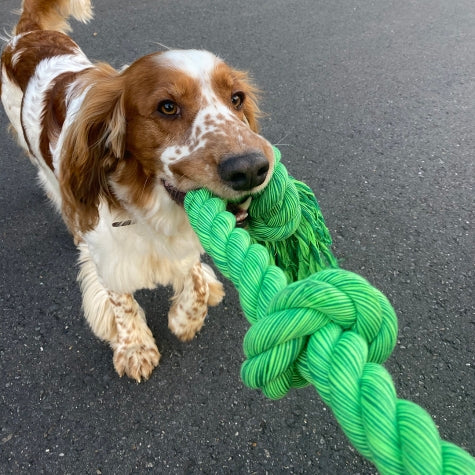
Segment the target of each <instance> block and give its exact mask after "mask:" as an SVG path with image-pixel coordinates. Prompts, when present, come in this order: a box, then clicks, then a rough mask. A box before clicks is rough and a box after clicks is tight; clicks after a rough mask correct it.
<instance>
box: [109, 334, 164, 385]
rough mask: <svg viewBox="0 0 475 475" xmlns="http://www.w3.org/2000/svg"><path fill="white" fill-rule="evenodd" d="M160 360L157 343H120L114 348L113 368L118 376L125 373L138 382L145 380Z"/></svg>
mask: <svg viewBox="0 0 475 475" xmlns="http://www.w3.org/2000/svg"><path fill="white" fill-rule="evenodd" d="M159 361H160V353H159V352H158V348H157V345H156V344H155V342H153V344H150V343H149V344H144V343H131V344H125V343H124V344H121V345H117V346H116V347H115V348H114V368H115V370H116V371H117V373H118V375H119V376H121V377H122V376H123V375H124V374H126V375H127V376H128V377H129V378H132V379H135V380H136V381H137V382H138V383H140V381H142V380H143V381H145V380H147V379H148V378H149V377H150V375H151V374H152V371H153V369H154V368H155V367H156V366H157V365H158V362H159Z"/></svg>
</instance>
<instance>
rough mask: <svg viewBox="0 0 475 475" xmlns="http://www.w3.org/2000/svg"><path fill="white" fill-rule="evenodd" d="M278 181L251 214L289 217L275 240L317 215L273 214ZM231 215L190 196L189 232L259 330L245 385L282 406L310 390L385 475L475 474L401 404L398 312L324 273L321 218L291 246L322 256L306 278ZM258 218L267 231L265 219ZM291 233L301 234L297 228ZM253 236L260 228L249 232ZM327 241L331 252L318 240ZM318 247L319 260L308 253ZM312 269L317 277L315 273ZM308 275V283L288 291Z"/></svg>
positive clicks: (425, 417) (471, 462)
mask: <svg viewBox="0 0 475 475" xmlns="http://www.w3.org/2000/svg"><path fill="white" fill-rule="evenodd" d="M279 165H281V164H279ZM282 166H283V165H282ZM278 173H279V177H280V178H279V179H281V177H282V176H284V177H287V178H286V179H287V180H293V179H292V178H290V177H288V175H286V174H285V173H283V172H282V171H280V172H278ZM273 179H274V177H273ZM273 179H272V180H271V185H270V186H271V188H269V189H270V190H272V193H271V194H272V196H271V199H272V202H271V203H270V204H266V203H265V200H266V199H267V194H266V192H264V193H263V194H262V195H261V196H260V197H259V198H258V199H257V200H255V201H257V204H254V208H251V214H252V213H253V212H254V211H253V210H257V209H259V210H260V211H259V212H261V211H262V210H265V209H267V210H272V213H280V211H279V210H280V209H283V210H284V211H283V214H284V217H282V216H274V217H273V220H272V230H271V233H270V234H271V236H273V237H275V236H282V235H284V234H286V233H287V232H288V229H287V230H285V231H284V232H283V233H282V234H279V232H278V231H276V229H275V228H276V227H278V226H277V225H276V223H277V224H279V223H280V224H282V223H283V226H284V227H286V225H285V223H286V222H287V221H286V220H288V219H290V220H291V221H292V217H293V216H295V215H296V214H300V217H301V218H300V219H301V221H302V220H306V219H307V218H306V217H305V215H308V214H309V213H308V210H307V211H306V212H305V213H304V212H300V213H299V212H295V213H294V214H292V213H289V210H288V207H286V206H284V207H282V206H277V207H276V206H274V204H273V203H274V202H275V201H279V196H278V194H277V193H276V191H275V187H272V184H273ZM284 185H285V184H284ZM294 185H295V183H294ZM279 187H281V189H282V190H294V191H295V192H296V193H297V194H298V191H297V190H298V188H299V186H293V187H292V186H291V185H285V186H283V185H282V183H280V184H279ZM266 190H267V189H266ZM294 191H291V193H294ZM286 193H287V191H286ZM284 194H285V193H284ZM287 200H290V198H289V197H288V196H287V194H285V199H284V201H287ZM292 202H293V203H295V202H296V201H295V200H292ZM315 202H316V201H315ZM225 208H226V204H225V203H224V202H223V201H221V200H219V199H217V198H215V197H213V196H212V195H211V194H210V193H209V192H208V191H207V190H199V191H196V192H190V193H188V194H187V196H186V200H185V209H186V210H187V212H188V215H189V218H190V223H191V225H192V226H193V228H194V229H195V231H196V232H197V234H198V236H199V238H200V240H201V242H202V245H203V248H204V249H205V251H206V252H207V253H208V254H209V255H210V256H211V257H212V258H213V260H214V262H215V264H216V266H217V267H218V269H219V270H220V271H221V272H222V273H223V275H225V276H226V277H227V278H229V279H231V281H232V282H233V284H234V285H235V286H236V288H237V290H238V292H239V298H240V303H241V305H242V308H243V312H244V314H245V316H246V318H247V319H248V321H249V322H250V323H251V327H250V329H249V331H248V332H247V334H246V336H245V338H244V345H243V346H244V353H245V355H246V358H247V360H246V361H245V362H244V363H243V365H242V368H241V377H242V379H243V381H244V383H245V384H246V385H247V386H249V387H251V388H260V389H262V391H263V392H264V394H265V395H266V396H268V397H270V398H280V397H283V396H284V395H285V394H286V393H287V392H288V391H289V389H290V388H292V387H295V388H298V387H302V386H305V385H307V384H309V383H311V384H312V385H313V386H314V387H315V388H316V390H317V392H318V393H319V395H320V397H321V398H322V400H323V401H324V402H325V403H326V404H327V405H328V406H329V407H330V408H331V409H332V411H333V413H334V414H335V417H336V419H337V420H338V422H339V423H340V425H341V427H342V429H343V431H344V432H345V434H346V435H347V437H348V438H349V439H350V441H351V442H352V444H353V445H354V446H355V447H356V448H357V450H358V451H359V452H360V453H361V454H362V455H363V456H364V457H366V458H368V459H369V460H370V461H371V462H372V463H374V464H375V465H376V467H377V468H378V470H379V471H380V472H381V473H385V474H402V473H409V474H426V473H427V474H439V473H440V474H454V475H455V474H475V459H473V458H472V457H471V456H470V455H469V454H468V453H467V452H465V451H464V450H462V449H461V448H459V447H457V446H455V445H453V444H450V443H448V442H445V441H443V440H441V439H440V437H439V433H438V431H437V428H436V426H435V424H434V423H433V421H432V419H431V417H430V416H429V414H428V413H427V412H426V411H425V410H424V409H422V408H420V407H419V406H417V405H416V404H414V403H411V402H409V401H404V400H401V399H398V398H397V395H396V391H395V389H394V384H393V381H392V378H391V376H390V375H389V373H388V372H387V371H386V370H385V369H384V368H383V367H382V366H381V363H383V362H384V361H385V360H386V358H388V357H389V355H390V354H391V352H392V350H393V348H394V346H395V343H396V336H397V320H396V316H395V313H394V310H393V309H392V307H391V305H390V303H389V302H388V300H387V299H386V297H384V295H382V294H381V293H380V292H379V291H378V290H376V289H375V288H374V287H372V286H371V285H370V284H369V283H368V282H367V281H366V280H364V279H363V278H362V277H360V276H358V275H356V274H353V273H351V272H348V271H344V270H341V269H326V270H321V269H322V263H326V267H335V265H336V261H335V259H334V258H333V256H332V255H331V251H330V250H329V243H330V242H331V241H329V239H328V231H327V230H326V228H325V227H324V222H323V218H322V217H320V216H319V217H318V220H319V223H318V225H316V224H315V222H314V216H315V215H314V214H313V215H312V217H311V218H310V219H309V220H308V221H307V222H306V224H305V225H304V227H305V226H306V227H307V228H311V229H312V230H313V236H312V237H311V238H309V236H308V233H304V234H305V237H304V238H302V239H303V240H304V241H305V240H307V241H308V243H306V244H304V245H300V244H299V243H297V246H295V243H296V241H295V240H293V241H292V243H290V246H291V247H292V246H293V249H292V251H291V252H290V254H289V255H292V256H293V257H294V258H295V256H297V255H299V252H312V253H313V254H315V255H313V256H312V257H308V255H307V257H306V258H305V259H304V258H302V261H303V262H304V264H303V267H304V270H303V271H302V270H300V269H299V266H298V262H299V261H297V265H294V267H293V269H292V271H291V272H284V271H283V270H281V269H280V268H279V267H277V266H276V265H275V263H279V262H281V260H280V259H279V255H272V256H271V255H269V253H268V251H267V250H266V249H265V248H264V247H262V246H261V245H259V244H256V239H255V238H254V237H251V236H250V235H249V233H247V232H246V231H244V230H243V229H237V228H235V218H234V216H233V215H232V214H230V213H228V212H226V211H225ZM310 214H311V213H310ZM259 219H261V220H262V222H264V223H265V222H269V218H268V217H266V216H265V215H263V216H262V217H261V218H259ZM289 226H290V227H291V228H294V227H295V223H294V222H292V223H291V224H290V225H289ZM258 229H259V230H258V233H260V234H259V236H260V238H261V239H262V238H263V237H262V236H265V226H264V225H261V224H260V225H259V226H258ZM301 229H303V228H302V223H298V225H297V228H296V230H294V231H293V232H294V235H295V234H296V233H298V232H299V230H301ZM249 231H250V232H251V233H254V231H255V229H254V228H252V226H251V227H250V229H249ZM320 236H321V237H322V239H323V241H324V242H323V245H320V244H321V243H320V242H318V241H317V240H318V238H319V237H320ZM289 239H291V238H289V237H288V236H287V238H284V239H282V240H281V241H279V242H280V244H279V249H281V250H282V249H284V247H285V243H286V240H287V241H288V240H289ZM312 246H313V249H314V251H309V249H311V248H312ZM268 249H274V251H276V249H277V248H276V247H274V248H273V247H272V246H271V247H270V248H269V246H268ZM302 250H303V251H302ZM322 256H323V258H322ZM284 260H285V259H284ZM316 261H319V262H318V263H316V264H315V262H316ZM312 262H313V263H312ZM294 264H295V263H294ZM312 267H314V268H316V269H318V270H319V272H316V273H314V274H312V273H309V269H311V268H312ZM302 275H303V276H305V277H306V278H305V279H303V280H298V281H296V282H294V283H291V284H289V285H287V283H288V281H292V280H295V279H299V276H302ZM307 275H308V277H307Z"/></svg>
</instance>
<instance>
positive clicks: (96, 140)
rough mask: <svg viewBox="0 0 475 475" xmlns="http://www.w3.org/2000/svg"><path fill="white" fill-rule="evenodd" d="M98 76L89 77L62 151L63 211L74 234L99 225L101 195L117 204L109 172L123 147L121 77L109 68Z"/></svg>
mask: <svg viewBox="0 0 475 475" xmlns="http://www.w3.org/2000/svg"><path fill="white" fill-rule="evenodd" d="M104 68H105V67H104ZM96 71H97V70H96ZM97 76H99V77H95V78H89V79H92V81H91V82H92V86H90V88H89V90H88V91H87V93H86V95H85V98H84V101H83V102H82V104H81V106H80V108H79V110H78V112H77V113H76V115H75V117H74V119H73V120H72V122H71V124H69V125H68V129H67V130H66V136H65V140H64V144H63V148H62V150H61V166H60V176H59V180H60V188H61V196H62V211H63V215H64V218H65V221H66V223H67V224H68V227H69V228H70V230H71V231H72V232H73V234H75V235H76V234H77V232H78V231H79V232H85V231H87V230H89V229H91V228H93V227H94V225H95V224H96V223H97V220H98V216H99V213H98V207H99V203H100V201H101V199H105V200H106V201H107V202H108V203H109V204H113V203H115V202H116V199H115V197H114V195H113V193H112V191H111V190H110V187H109V183H108V176H109V174H110V173H111V172H112V171H114V169H115V167H116V165H117V161H118V160H119V159H120V158H122V157H123V155H124V148H125V132H126V119H125V112H124V98H123V84H122V78H121V77H120V75H118V73H116V72H115V71H110V70H107V71H105V72H104V74H102V75H100V74H97Z"/></svg>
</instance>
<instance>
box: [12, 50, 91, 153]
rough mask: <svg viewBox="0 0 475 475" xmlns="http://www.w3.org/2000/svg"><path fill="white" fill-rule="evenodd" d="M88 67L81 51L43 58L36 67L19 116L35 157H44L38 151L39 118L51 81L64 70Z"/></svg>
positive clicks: (88, 63) (74, 70)
mask: <svg viewBox="0 0 475 475" xmlns="http://www.w3.org/2000/svg"><path fill="white" fill-rule="evenodd" d="M89 67H91V62H90V61H89V60H88V59H87V58H86V57H85V56H84V54H83V53H82V52H81V51H78V52H77V54H68V55H61V56H54V57H52V58H48V59H44V60H43V61H40V63H39V64H38V66H37V67H36V70H35V75H34V76H33V77H32V78H31V80H30V81H29V83H28V87H27V88H26V91H25V96H24V98H23V111H22V117H21V120H22V125H23V130H24V132H25V136H26V138H27V140H28V143H29V144H30V149H31V153H32V154H33V155H34V156H35V157H37V158H43V159H44V157H41V152H40V133H41V121H40V119H41V115H42V114H41V112H42V109H43V107H44V103H45V97H46V93H47V92H48V90H49V89H50V88H51V83H52V81H53V80H54V79H55V78H56V77H57V76H58V75H59V74H61V73H63V72H65V71H70V72H78V71H82V70H84V69H86V68H89ZM42 106H43V107H42Z"/></svg>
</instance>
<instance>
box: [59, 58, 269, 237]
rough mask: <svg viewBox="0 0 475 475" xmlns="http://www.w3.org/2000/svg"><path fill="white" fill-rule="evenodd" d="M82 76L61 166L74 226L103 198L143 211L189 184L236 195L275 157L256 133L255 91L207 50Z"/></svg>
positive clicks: (86, 223) (259, 180)
mask: <svg viewBox="0 0 475 475" xmlns="http://www.w3.org/2000/svg"><path fill="white" fill-rule="evenodd" d="M80 81H81V84H82V88H83V91H84V92H83V95H84V100H83V101H82V102H81V105H80V107H79V109H78V111H77V113H76V115H75V120H74V121H72V122H71V124H70V125H69V126H68V129H67V132H66V138H65V140H64V144H63V149H62V160H61V171H60V180H61V189H62V193H63V211H64V214H65V217H66V219H67V221H68V223H69V225H70V227H71V226H72V227H73V228H76V229H79V230H81V231H85V230H87V229H90V228H91V227H93V226H94V224H95V222H96V221H97V217H98V211H97V210H98V206H99V203H100V200H101V199H106V200H108V201H109V203H110V204H112V205H114V204H116V205H117V204H119V205H122V206H125V207H126V208H129V209H136V210H147V214H148V213H150V212H152V211H151V210H152V209H157V207H160V206H164V202H165V201H166V203H165V205H166V206H175V205H176V204H182V202H183V199H184V195H185V193H186V192H187V191H190V190H193V189H198V188H202V187H205V188H208V189H209V190H211V191H212V192H214V193H215V194H217V195H218V196H220V197H222V198H224V199H229V200H239V199H241V198H243V199H244V198H245V197H247V196H248V195H251V194H253V193H255V192H257V191H259V190H261V189H262V188H263V187H264V186H265V185H266V184H267V182H268V180H269V178H270V175H271V173H272V169H273V166H274V158H273V151H272V147H271V145H270V144H269V142H267V140H265V139H264V138H263V137H262V136H260V135H259V134H258V125H257V116H258V107H257V104H256V91H255V88H254V87H253V86H252V85H251V84H250V82H249V80H248V77H247V75H246V74H245V73H243V72H241V71H237V70H235V69H233V68H231V67H229V66H228V65H227V64H226V63H224V62H223V61H222V60H220V59H219V58H217V57H216V56H214V55H213V54H211V53H209V52H206V51H197V50H183V51H181V50H178V51H168V52H164V53H156V54H152V55H149V56H145V57H143V58H141V59H139V60H138V61H136V62H135V63H133V64H132V65H131V66H129V67H128V68H126V69H125V70H124V71H122V72H121V73H115V72H113V71H111V70H110V69H108V68H107V67H105V66H102V67H101V66H98V67H96V68H94V69H91V71H89V72H87V73H85V74H84V76H83V77H82V78H81V79H80Z"/></svg>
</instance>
